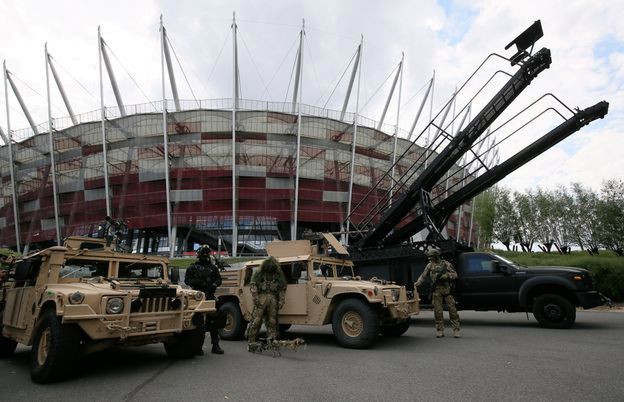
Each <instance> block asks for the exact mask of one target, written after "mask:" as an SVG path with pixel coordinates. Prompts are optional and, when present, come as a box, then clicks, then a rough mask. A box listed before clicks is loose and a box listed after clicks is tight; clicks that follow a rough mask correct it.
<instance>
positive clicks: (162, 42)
mask: <svg viewBox="0 0 624 402" xmlns="http://www.w3.org/2000/svg"><path fill="white" fill-rule="evenodd" d="M160 32H161V36H160V71H161V87H162V105H163V110H162V115H163V146H164V152H163V154H164V155H163V158H164V163H165V198H166V202H167V242H168V243H169V258H173V255H174V251H175V250H174V248H175V239H174V238H173V236H174V231H172V230H171V200H170V194H169V189H170V186H169V138H168V136H167V94H166V92H165V28H164V26H163V22H162V15H161V16H160Z"/></svg>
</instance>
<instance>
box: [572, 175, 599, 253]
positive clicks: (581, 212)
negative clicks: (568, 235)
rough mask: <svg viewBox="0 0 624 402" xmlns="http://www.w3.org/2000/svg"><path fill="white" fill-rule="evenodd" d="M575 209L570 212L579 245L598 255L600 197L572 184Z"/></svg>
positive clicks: (585, 188)
mask: <svg viewBox="0 0 624 402" xmlns="http://www.w3.org/2000/svg"><path fill="white" fill-rule="evenodd" d="M572 196H573V198H574V204H573V208H572V209H571V210H570V211H569V215H570V220H571V222H572V228H573V229H572V230H573V233H574V236H575V238H576V243H577V245H578V246H579V247H580V248H581V250H587V252H588V253H589V254H598V249H599V246H600V242H599V234H598V233H599V231H600V222H599V220H598V214H597V210H598V201H599V198H598V195H597V194H596V193H595V192H594V191H592V190H591V189H590V188H587V187H584V186H583V185H581V184H580V183H572Z"/></svg>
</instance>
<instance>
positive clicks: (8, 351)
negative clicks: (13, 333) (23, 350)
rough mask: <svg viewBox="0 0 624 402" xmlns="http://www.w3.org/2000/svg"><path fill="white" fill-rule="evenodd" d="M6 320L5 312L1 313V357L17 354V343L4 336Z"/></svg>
mask: <svg viewBox="0 0 624 402" xmlns="http://www.w3.org/2000/svg"><path fill="white" fill-rule="evenodd" d="M3 319H4V311H0V357H9V356H11V355H12V354H13V352H15V348H17V342H15V341H14V340H13V339H9V338H7V337H5V336H4V335H2V329H3V327H4V325H2V320H3Z"/></svg>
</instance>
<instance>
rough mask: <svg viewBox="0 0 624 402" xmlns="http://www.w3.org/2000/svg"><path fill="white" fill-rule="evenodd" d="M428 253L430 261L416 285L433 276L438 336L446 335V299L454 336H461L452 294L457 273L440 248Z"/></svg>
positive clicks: (434, 311)
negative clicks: (443, 256) (444, 314)
mask: <svg viewBox="0 0 624 402" xmlns="http://www.w3.org/2000/svg"><path fill="white" fill-rule="evenodd" d="M426 254H427V257H428V258H429V263H428V264H427V266H426V267H425V270H424V271H423V273H422V274H421V275H420V277H419V278H418V280H417V281H416V283H415V284H414V286H415V287H418V286H420V285H421V284H422V283H423V281H424V280H425V279H426V278H427V277H429V278H431V280H432V281H433V285H432V289H431V290H432V297H431V301H432V303H433V316H434V318H435V326H436V337H437V338H442V337H443V336H444V316H443V312H444V302H445V301H446V305H447V306H448V311H449V318H450V320H451V326H452V327H453V336H454V337H455V338H459V337H460V334H459V314H457V307H456V306H455V298H454V297H453V295H452V294H451V282H453V281H455V279H457V273H456V272H455V269H453V265H452V264H451V263H450V262H448V261H445V260H442V259H441V258H440V250H438V249H435V248H434V249H430V250H428V251H427V253H426Z"/></svg>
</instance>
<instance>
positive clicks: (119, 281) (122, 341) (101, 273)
mask: <svg viewBox="0 0 624 402" xmlns="http://www.w3.org/2000/svg"><path fill="white" fill-rule="evenodd" d="M177 276H178V273H177V269H171V270H169V269H168V260H167V259H166V258H163V257H155V256H146V255H140V254H130V253H121V252H117V251H114V248H113V247H111V246H107V244H106V241H105V240H104V239H97V238H88V237H70V238H68V239H67V240H66V241H65V244H64V246H62V247H61V246H55V247H50V248H47V249H45V250H43V251H39V252H36V253H33V254H30V255H28V256H26V257H25V258H23V259H21V260H19V261H17V262H16V263H15V264H14V265H13V267H12V269H11V275H10V276H9V279H8V280H7V281H6V282H4V284H3V285H2V288H1V289H0V291H1V294H0V322H1V326H0V357H8V356H10V355H11V354H12V353H13V352H14V351H15V348H16V346H17V344H18V343H21V344H24V345H32V351H31V358H30V366H31V377H32V379H33V380H34V381H35V382H40V383H45V382H50V381H54V380H57V379H61V378H63V377H66V376H68V375H69V374H71V372H72V370H74V367H75V364H73V363H74V362H75V361H76V360H77V359H78V357H80V355H83V354H87V353H92V352H95V351H99V350H102V349H104V348H107V347H110V346H113V345H133V346H134V345H144V344H148V343H157V342H163V343H164V346H165V350H166V352H167V354H168V355H170V356H172V357H177V358H188V357H192V356H193V355H194V354H195V352H196V351H197V349H198V348H200V347H201V344H203V341H204V336H205V332H204V324H203V315H204V314H206V313H214V312H215V311H216V308H215V304H214V301H212V300H210V301H207V300H204V294H203V293H202V292H197V291H194V290H188V289H182V287H181V286H179V285H177V284H174V283H173V282H177Z"/></svg>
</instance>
